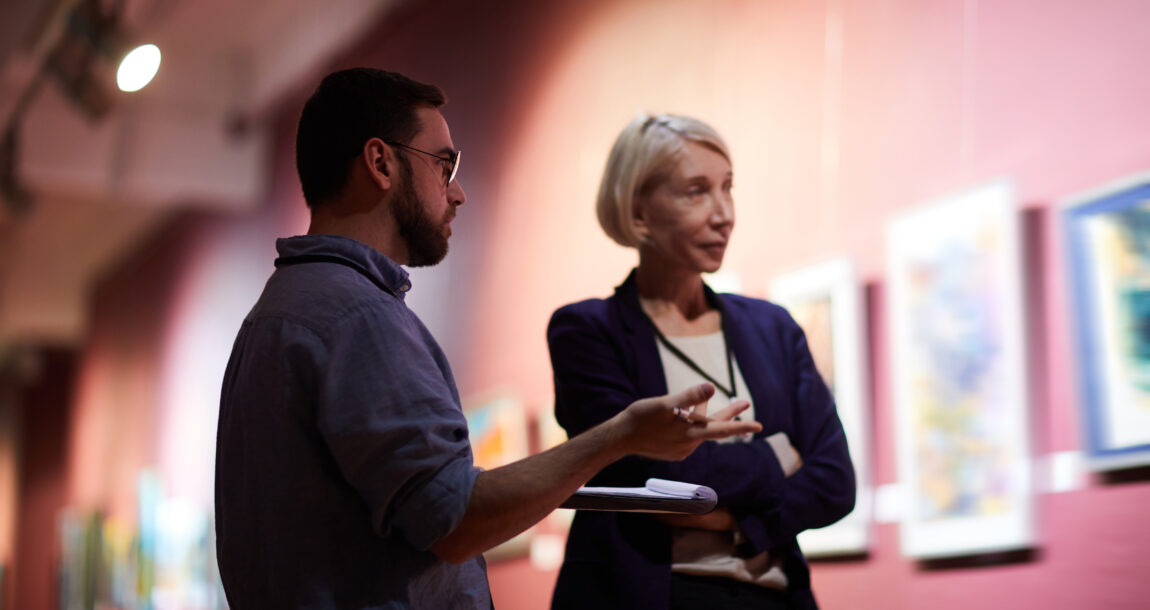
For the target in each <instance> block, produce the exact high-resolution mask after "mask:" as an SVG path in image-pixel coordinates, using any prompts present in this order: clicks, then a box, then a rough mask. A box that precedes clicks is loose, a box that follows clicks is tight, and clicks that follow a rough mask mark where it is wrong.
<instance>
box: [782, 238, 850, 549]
mask: <svg viewBox="0 0 1150 610" xmlns="http://www.w3.org/2000/svg"><path fill="white" fill-rule="evenodd" d="M768 290H769V293H770V294H769V297H770V299H771V300H772V301H774V302H775V303H777V304H779V305H782V306H783V307H785V308H786V309H787V311H789V312H790V314H791V316H792V317H793V318H794V319H795V321H796V322H798V324H799V326H800V327H802V329H803V332H804V333H805V334H806V336H807V345H808V346H809V347H810V350H811V355H812V357H813V358H814V361H815V366H816V367H817V368H818V370H819V373H820V374H822V376H823V379H824V380H825V381H826V382H827V387H829V388H830V390H831V393H832V394H834V397H835V404H836V406H837V408H838V414H839V419H840V420H841V421H842V424H843V430H844V431H845V433H846V437H847V444H848V445H849V446H850V452H851V462H852V463H853V464H854V468H855V479H856V481H858V486H857V496H856V499H855V508H854V510H853V511H851V513H850V514H849V515H847V516H846V517H843V518H842V519H841V520H840V521H838V522H837V523H835V524H833V525H830V526H828V527H823V528H819V529H814V530H807V531H805V532H802V533H800V534H799V537H798V538H799V546H801V547H802V549H803V553H804V554H805V555H807V556H808V557H820V556H835V555H857V554H862V553H865V552H867V549H868V546H869V541H870V501H869V499H870V495H871V494H870V480H871V477H870V461H869V456H870V442H869V427H868V425H867V421H868V420H869V414H868V410H869V401H868V399H867V392H868V391H869V388H868V384H867V381H866V380H867V377H868V374H869V368H870V367H869V365H868V359H867V349H866V345H865V337H866V327H865V326H864V324H865V313H864V306H863V294H862V285H861V284H860V282H859V279H858V274H857V272H856V271H855V264H854V261H853V260H851V259H850V258H845V257H844V258H836V259H833V260H828V261H825V262H821V263H818V264H814V265H811V266H808V267H804V268H801V269H797V270H795V271H792V272H789V273H786V274H783V275H780V276H777V277H774V278H772V279H771V280H770V282H769V288H768Z"/></svg>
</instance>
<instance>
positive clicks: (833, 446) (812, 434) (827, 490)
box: [733, 310, 856, 551]
mask: <svg viewBox="0 0 1150 610" xmlns="http://www.w3.org/2000/svg"><path fill="white" fill-rule="evenodd" d="M780 315H781V317H782V318H783V322H782V325H783V331H782V335H783V338H784V344H785V345H787V346H788V347H789V348H790V350H789V351H790V354H788V356H789V358H790V359H791V360H792V362H793V363H794V368H793V382H794V386H793V387H794V409H793V417H794V420H793V421H794V434H791V435H790V438H791V443H792V445H793V446H794V447H795V449H796V450H797V451H798V452H799V455H800V456H801V457H802V461H803V463H802V467H801V468H800V469H799V470H798V472H796V473H795V474H794V475H793V476H791V477H790V478H787V479H785V480H784V481H783V482H782V483H781V484H780V485H778V486H776V487H773V488H767V487H763V488H762V489H761V491H760V493H761V494H762V496H760V497H759V498H757V499H756V501H755V502H754V503H753V505H754V506H756V507H766V509H765V510H753V511H747V512H745V513H744V512H742V511H740V510H739V507H735V508H734V509H733V511H734V512H735V518H736V520H737V521H738V522H739V525H740V528H741V529H742V531H743V533H744V534H745V535H746V537H747V539H748V541H749V544H750V546H751V548H752V549H753V550H754V551H761V550H765V549H770V548H772V547H775V546H778V545H779V544H781V543H783V542H785V541H788V540H791V539H793V538H794V537H795V536H796V535H798V533H799V532H801V531H803V530H806V529H811V528H818V527H825V526H827V525H830V524H832V523H834V522H835V521H838V520H839V519H841V518H843V517H844V516H846V515H847V514H848V513H850V511H851V510H852V509H853V508H854V503H855V484H856V483H855V475H854V466H853V465H852V464H851V459H850V453H849V451H848V448H847V440H846V434H845V433H844V431H843V427H842V423H841V422H840V420H839V417H838V410H837V409H836V407H835V402H834V397H833V396H832V395H831V393H830V390H829V389H828V388H827V385H826V383H825V382H824V381H823V378H822V376H821V375H820V374H819V372H818V370H817V369H816V368H815V363H814V358H813V357H812V356H811V352H810V348H809V347H808V345H807V340H806V335H805V334H804V333H803V331H802V329H801V328H800V327H799V326H798V324H796V323H795V322H794V320H792V319H791V317H790V315H789V314H786V313H785V312H784V311H783V310H780Z"/></svg>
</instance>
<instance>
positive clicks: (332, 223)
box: [307, 202, 409, 265]
mask: <svg viewBox="0 0 1150 610" xmlns="http://www.w3.org/2000/svg"><path fill="white" fill-rule="evenodd" d="M379 214H380V210H367V211H359V212H357V211H351V212H348V211H346V210H342V209H341V207H340V206H339V205H338V204H336V203H335V202H332V203H331V204H325V205H322V206H320V207H318V208H316V209H313V210H312V213H311V224H310V225H309V226H308V230H307V232H308V235H340V236H342V237H348V238H351V239H354V240H356V241H359V242H363V243H365V244H367V245H369V246H371V247H372V248H375V249H376V250H378V251H379V252H380V253H381V254H383V255H384V256H386V257H388V258H390V259H391V260H393V261H395V262H396V263H399V264H400V265H406V264H407V262H408V258H409V257H408V251H407V242H405V241H404V240H403V239H402V238H401V237H400V236H399V231H398V229H397V227H396V226H395V223H394V221H392V219H391V218H390V217H388V218H387V219H386V220H387V221H389V222H382V221H381V219H380V218H378V217H377V216H378V215H379Z"/></svg>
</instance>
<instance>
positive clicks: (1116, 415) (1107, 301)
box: [1062, 174, 1150, 469]
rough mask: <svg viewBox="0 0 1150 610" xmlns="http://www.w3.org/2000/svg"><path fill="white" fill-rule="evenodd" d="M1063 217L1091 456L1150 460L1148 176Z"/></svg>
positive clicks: (1079, 200) (1104, 462)
mask: <svg viewBox="0 0 1150 610" xmlns="http://www.w3.org/2000/svg"><path fill="white" fill-rule="evenodd" d="M1062 217H1063V221H1064V226H1065V231H1066V243H1067V248H1068V257H1067V259H1068V260H1067V262H1068V268H1069V271H1070V274H1071V280H1070V281H1071V295H1072V299H1073V302H1074V305H1075V308H1076V309H1075V315H1074V316H1073V324H1074V330H1075V334H1076V337H1077V341H1078V348H1079V349H1078V356H1079V361H1078V363H1079V375H1080V379H1081V382H1080V386H1079V391H1080V393H1081V395H1082V402H1083V405H1084V413H1083V415H1084V423H1085V425H1086V438H1087V441H1088V443H1089V452H1090V457H1091V459H1092V462H1093V465H1094V466H1096V467H1098V468H1100V469H1112V468H1121V467H1127V466H1130V465H1141V464H1150V174H1142V175H1139V176H1136V177H1133V178H1128V179H1125V180H1122V181H1119V182H1117V183H1115V184H1111V185H1107V186H1105V187H1102V188H1100V189H1096V190H1094V191H1092V192H1089V193H1086V194H1083V195H1078V196H1075V197H1071V198H1070V199H1069V200H1068V201H1067V203H1066V205H1065V206H1064V208H1063V212H1062Z"/></svg>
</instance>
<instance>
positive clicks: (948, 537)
mask: <svg viewBox="0 0 1150 610" xmlns="http://www.w3.org/2000/svg"><path fill="white" fill-rule="evenodd" d="M886 237H887V241H886V268H887V324H888V331H889V344H890V356H891V375H892V379H891V391H892V396H893V407H894V408H893V411H894V421H895V445H896V461H897V471H898V478H899V482H900V484H901V485H902V487H903V488H904V490H905V491H906V496H905V497H906V498H907V505H906V506H904V507H903V510H902V511H901V512H902V519H901V524H900V531H899V534H900V546H901V549H902V552H903V554H904V555H906V556H909V557H914V558H920V559H932V558H942V557H955V556H963V555H976V554H984V553H993V552H1003V551H1017V550H1023V549H1026V548H1029V547H1030V546H1032V545H1033V543H1034V540H1035V524H1034V516H1033V513H1034V507H1033V489H1032V485H1033V481H1032V474H1031V470H1032V468H1031V458H1032V456H1031V454H1030V432H1029V431H1030V425H1029V424H1030V422H1029V392H1028V387H1027V386H1028V376H1027V370H1028V369H1027V365H1026V361H1027V358H1026V343H1025V332H1024V328H1025V326H1024V322H1023V316H1022V313H1023V283H1022V275H1021V265H1022V250H1021V221H1020V212H1019V210H1018V205H1017V201H1016V196H1015V189H1014V187H1013V185H1012V184H1011V183H1010V182H1009V181H1007V180H999V181H996V182H992V183H989V184H986V185H983V186H979V187H976V188H972V189H969V190H966V191H963V192H960V193H957V194H954V195H951V196H949V197H945V198H942V199H939V200H936V201H934V202H930V203H928V204H924V205H922V206H918V207H916V208H914V209H912V210H910V211H908V212H906V213H903V214H900V215H899V216H897V217H895V218H892V219H891V220H890V221H889V223H888V226H887V232H886Z"/></svg>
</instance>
